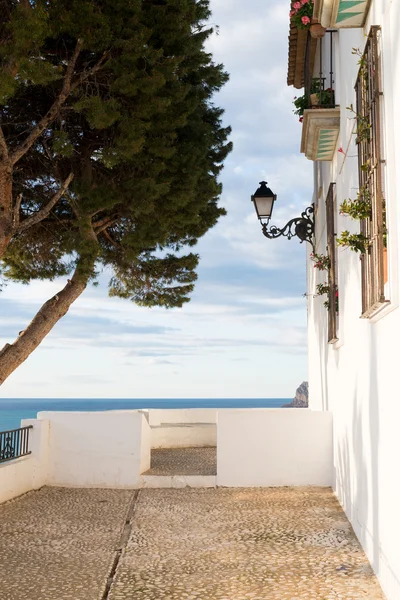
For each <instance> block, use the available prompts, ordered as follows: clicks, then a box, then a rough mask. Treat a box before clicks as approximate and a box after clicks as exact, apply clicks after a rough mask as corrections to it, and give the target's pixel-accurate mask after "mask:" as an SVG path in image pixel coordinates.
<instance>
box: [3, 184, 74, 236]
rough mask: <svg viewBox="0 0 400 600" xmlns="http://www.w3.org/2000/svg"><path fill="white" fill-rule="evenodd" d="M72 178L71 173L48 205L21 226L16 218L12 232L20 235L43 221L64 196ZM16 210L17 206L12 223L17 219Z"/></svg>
mask: <svg viewBox="0 0 400 600" xmlns="http://www.w3.org/2000/svg"><path fill="white" fill-rule="evenodd" d="M73 178H74V175H73V173H70V174H69V175H68V177H67V179H66V180H65V181H64V183H63V184H62V186H61V187H60V189H59V190H58V191H57V192H56V193H55V194H54V196H53V197H52V198H51V199H50V200H49V201H48V203H47V204H45V206H43V208H41V209H40V210H38V211H37V212H36V213H35V214H33V215H31V216H30V217H27V218H26V219H24V220H23V221H22V223H21V224H19V218H18V225H17V227H15V228H14V232H15V233H21V231H25V230H26V229H28V228H29V227H32V225H36V224H37V223H40V221H43V219H45V218H46V217H47V216H48V214H49V213H50V211H51V210H52V208H53V207H54V206H55V205H56V204H57V202H58V201H59V199H60V198H61V196H63V194H65V192H66V190H67V189H68V187H69V184H70V183H71V181H72V180H73ZM16 209H17V205H16V207H15V209H14V223H15V221H16V219H17V216H16V212H15V211H16ZM18 215H19V206H18Z"/></svg>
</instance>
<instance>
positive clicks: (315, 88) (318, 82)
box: [304, 29, 336, 108]
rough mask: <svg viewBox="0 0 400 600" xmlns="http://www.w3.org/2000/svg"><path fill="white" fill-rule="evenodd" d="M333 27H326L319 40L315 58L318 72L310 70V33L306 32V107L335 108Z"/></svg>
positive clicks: (334, 31)
mask: <svg viewBox="0 0 400 600" xmlns="http://www.w3.org/2000/svg"><path fill="white" fill-rule="evenodd" d="M334 33H336V30H335V29H328V30H327V32H326V34H325V37H324V38H322V39H320V40H319V48H318V49H317V59H319V73H318V75H313V73H312V72H311V39H312V38H311V35H310V32H308V36H307V44H306V54H305V64H304V93H305V95H306V96H308V108H335V89H334V84H335V81H334V69H333V38H332V35H333V34H334Z"/></svg>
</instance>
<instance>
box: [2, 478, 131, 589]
mask: <svg viewBox="0 0 400 600" xmlns="http://www.w3.org/2000/svg"><path fill="white" fill-rule="evenodd" d="M131 498H132V491H131V490H104V489H87V490H82V489H65V488H42V489H41V490H39V491H37V492H30V493H28V494H26V495H24V496H21V497H20V498H16V499H15V500H11V501H9V502H6V503H4V504H1V505H0V598H1V600H99V598H101V596H102V594H103V590H104V587H105V582H106V579H107V576H108V574H109V572H110V568H111V564H112V561H113V558H114V550H115V548H116V545H117V544H118V542H119V538H120V535H121V530H122V527H123V525H124V521H125V515H126V513H127V510H128V506H129V503H130V500H131Z"/></svg>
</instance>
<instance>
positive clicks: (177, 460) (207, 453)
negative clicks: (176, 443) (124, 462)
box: [143, 447, 217, 475]
mask: <svg viewBox="0 0 400 600" xmlns="http://www.w3.org/2000/svg"><path fill="white" fill-rule="evenodd" d="M216 474H217V449H216V448H213V447H207V448H201V447H200V448H157V449H155V448H153V450H152V451H151V466H150V469H149V470H148V471H146V473H143V475H216Z"/></svg>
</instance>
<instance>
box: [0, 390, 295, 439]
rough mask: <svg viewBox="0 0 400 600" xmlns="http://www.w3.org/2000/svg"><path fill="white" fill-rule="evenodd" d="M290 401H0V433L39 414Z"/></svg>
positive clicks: (271, 405)
mask: <svg viewBox="0 0 400 600" xmlns="http://www.w3.org/2000/svg"><path fill="white" fill-rule="evenodd" d="M291 400H292V398H0V431H7V430H10V429H17V428H18V427H20V424H21V419H32V418H35V417H36V415H37V413H38V412H40V411H42V410H59V411H99V410H127V409H130V408H144V409H146V408H164V409H166V408H280V407H281V406H282V405H283V404H287V403H289V402H291Z"/></svg>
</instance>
